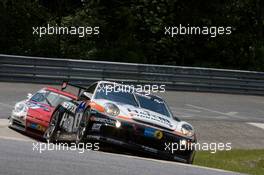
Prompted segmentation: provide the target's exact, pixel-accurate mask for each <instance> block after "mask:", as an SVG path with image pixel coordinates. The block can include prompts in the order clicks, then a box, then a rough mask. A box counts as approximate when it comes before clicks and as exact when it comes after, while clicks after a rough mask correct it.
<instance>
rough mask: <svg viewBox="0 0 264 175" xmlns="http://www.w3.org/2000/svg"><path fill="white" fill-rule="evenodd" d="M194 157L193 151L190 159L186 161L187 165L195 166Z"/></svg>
mask: <svg viewBox="0 0 264 175" xmlns="http://www.w3.org/2000/svg"><path fill="white" fill-rule="evenodd" d="M194 157H195V151H192V152H191V153H190V154H189V156H188V158H187V159H186V163H187V164H193V161H194Z"/></svg>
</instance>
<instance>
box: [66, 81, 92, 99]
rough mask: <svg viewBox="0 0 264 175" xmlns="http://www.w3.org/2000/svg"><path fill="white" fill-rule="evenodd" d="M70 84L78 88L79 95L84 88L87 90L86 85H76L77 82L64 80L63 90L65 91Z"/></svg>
mask: <svg viewBox="0 0 264 175" xmlns="http://www.w3.org/2000/svg"><path fill="white" fill-rule="evenodd" d="M68 86H72V87H75V88H78V89H79V90H78V96H80V94H81V92H82V90H86V89H87V88H86V87H83V86H79V85H76V84H73V83H69V82H68V81H63V82H62V85H61V90H62V91H64V90H65V89H66V88H67V87H68Z"/></svg>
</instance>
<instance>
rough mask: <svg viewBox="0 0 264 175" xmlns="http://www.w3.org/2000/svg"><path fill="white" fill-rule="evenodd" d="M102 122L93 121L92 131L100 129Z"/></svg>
mask: <svg viewBox="0 0 264 175" xmlns="http://www.w3.org/2000/svg"><path fill="white" fill-rule="evenodd" d="M101 126H102V124H99V123H94V124H93V126H92V131H100V129H101Z"/></svg>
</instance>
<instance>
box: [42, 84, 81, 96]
mask: <svg viewBox="0 0 264 175" xmlns="http://www.w3.org/2000/svg"><path fill="white" fill-rule="evenodd" d="M44 89H46V90H49V91H52V92H55V93H58V94H61V95H64V96H66V97H70V98H72V99H77V97H76V95H74V94H72V93H70V92H66V91H62V90H59V89H57V88H54V87H45V88H44Z"/></svg>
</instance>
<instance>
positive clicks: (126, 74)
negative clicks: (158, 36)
mask: <svg viewBox="0 0 264 175" xmlns="http://www.w3.org/2000/svg"><path fill="white" fill-rule="evenodd" d="M62 80H68V81H71V82H73V83H77V84H82V85H88V84H90V83H92V82H94V81H97V80H113V81H117V82H124V83H129V84H131V83H134V84H165V85H166V89H169V90H180V91H202V92H224V93H242V94H255V95H264V72H253V71H237V70H223V69H210V68H196V67H180V66H160V65H148V64H131V63H117V62H106V61H88V60H72V59H54V58H42V57H27V56H13V55H1V54H0V81H9V82H26V83H49V84H58V83H61V82H62Z"/></svg>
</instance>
